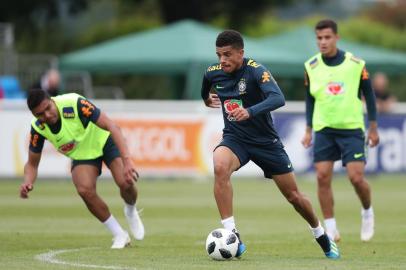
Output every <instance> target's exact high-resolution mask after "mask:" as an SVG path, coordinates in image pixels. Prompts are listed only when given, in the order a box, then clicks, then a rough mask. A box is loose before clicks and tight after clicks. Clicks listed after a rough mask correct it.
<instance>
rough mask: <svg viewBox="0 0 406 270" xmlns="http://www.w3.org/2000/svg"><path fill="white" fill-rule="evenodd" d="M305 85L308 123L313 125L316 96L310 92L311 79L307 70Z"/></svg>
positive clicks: (310, 125) (309, 125)
mask: <svg viewBox="0 0 406 270" xmlns="http://www.w3.org/2000/svg"><path fill="white" fill-rule="evenodd" d="M304 86H305V89H306V99H305V100H306V125H307V126H308V127H312V126H313V111H314V102H315V100H314V97H313V96H312V95H311V94H310V80H309V75H308V74H307V72H306V70H305V73H304Z"/></svg>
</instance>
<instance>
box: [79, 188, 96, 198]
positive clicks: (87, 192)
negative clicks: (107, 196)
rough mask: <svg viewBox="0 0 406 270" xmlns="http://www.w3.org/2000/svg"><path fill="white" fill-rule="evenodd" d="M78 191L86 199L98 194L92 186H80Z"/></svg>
mask: <svg viewBox="0 0 406 270" xmlns="http://www.w3.org/2000/svg"><path fill="white" fill-rule="evenodd" d="M77 192H78V194H79V196H80V197H81V198H82V199H84V200H88V199H91V198H93V197H94V196H95V195H96V191H95V190H93V189H92V188H86V187H85V188H78V189H77Z"/></svg>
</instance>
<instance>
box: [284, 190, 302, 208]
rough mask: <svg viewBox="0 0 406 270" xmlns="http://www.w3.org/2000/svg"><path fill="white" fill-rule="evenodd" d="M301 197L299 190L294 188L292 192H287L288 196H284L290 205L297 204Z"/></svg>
mask: <svg viewBox="0 0 406 270" xmlns="http://www.w3.org/2000/svg"><path fill="white" fill-rule="evenodd" d="M301 197H302V195H301V194H300V193H299V191H297V190H294V191H292V192H290V193H289V194H288V196H286V199H287V200H288V202H289V203H290V204H292V205H294V206H295V205H299V204H300V201H301Z"/></svg>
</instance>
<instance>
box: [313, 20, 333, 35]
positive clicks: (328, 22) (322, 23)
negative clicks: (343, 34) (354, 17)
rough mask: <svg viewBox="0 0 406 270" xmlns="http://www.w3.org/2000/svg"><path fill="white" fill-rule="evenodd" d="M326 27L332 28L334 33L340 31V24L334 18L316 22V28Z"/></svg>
mask: <svg viewBox="0 0 406 270" xmlns="http://www.w3.org/2000/svg"><path fill="white" fill-rule="evenodd" d="M326 28H330V29H331V30H333V32H334V34H337V33H338V26H337V23H336V22H335V21H333V20H330V19H325V20H321V21H319V22H318V23H317V24H316V27H315V28H314V29H315V30H322V29H326Z"/></svg>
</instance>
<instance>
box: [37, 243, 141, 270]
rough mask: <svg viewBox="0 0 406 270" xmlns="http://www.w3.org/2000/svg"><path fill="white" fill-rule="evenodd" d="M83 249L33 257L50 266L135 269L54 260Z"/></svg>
mask: <svg viewBox="0 0 406 270" xmlns="http://www.w3.org/2000/svg"><path fill="white" fill-rule="evenodd" d="M81 250H83V248H82V249H81V248H77V249H60V250H51V251H50V252H47V253H41V254H38V255H36V256H35V259H37V260H39V261H41V262H46V263H52V264H62V265H70V266H74V267H86V268H98V269H112V270H135V268H131V267H122V266H115V265H97V264H84V263H74V262H67V261H62V260H59V259H57V258H56V255H59V254H62V253H69V252H77V251H81Z"/></svg>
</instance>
